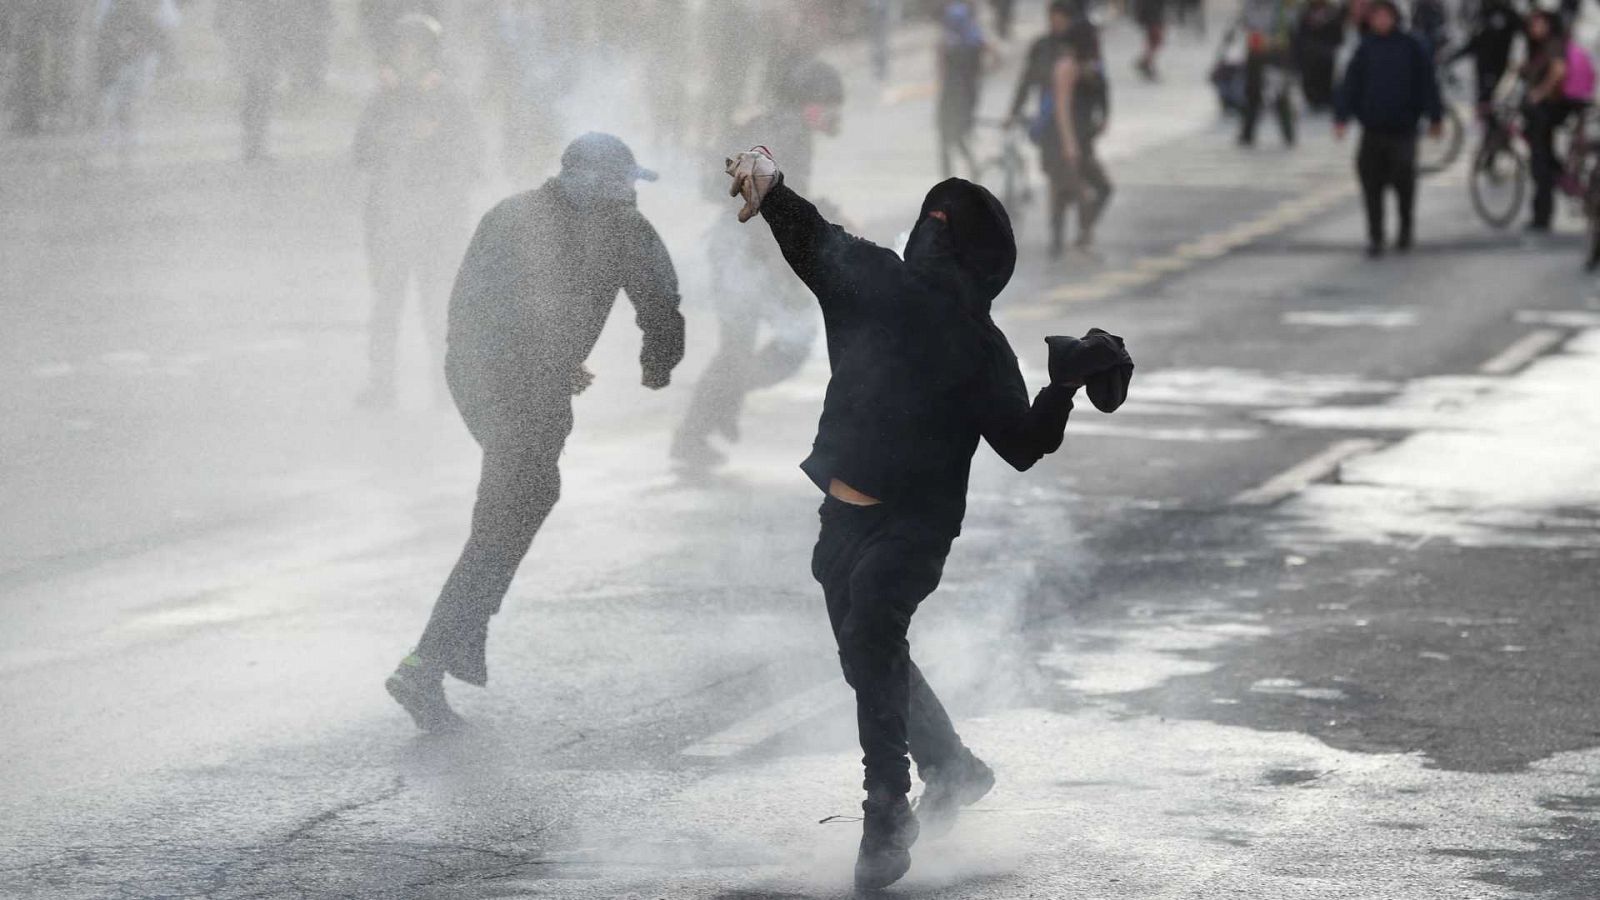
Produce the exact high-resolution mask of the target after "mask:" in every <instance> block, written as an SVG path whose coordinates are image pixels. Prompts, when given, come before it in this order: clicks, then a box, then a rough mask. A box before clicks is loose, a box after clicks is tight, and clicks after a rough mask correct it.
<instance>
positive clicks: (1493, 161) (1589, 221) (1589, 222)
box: [1468, 91, 1600, 272]
mask: <svg viewBox="0 0 1600 900" xmlns="http://www.w3.org/2000/svg"><path fill="white" fill-rule="evenodd" d="M1520 100H1521V93H1520V92H1519V91H1507V92H1504V93H1503V94H1502V96H1500V97H1499V98H1497V100H1496V101H1495V102H1494V103H1493V104H1492V105H1491V106H1490V107H1489V109H1488V111H1487V112H1486V113H1485V115H1484V137H1483V143H1482V144H1481V145H1480V146H1479V148H1478V152H1477V154H1476V155H1475V156H1474V158H1473V165H1472V173H1471V175H1470V176H1469V178H1468V190H1469V192H1470V194H1471V197H1472V207H1473V209H1474V210H1476V211H1477V213H1478V215H1479V216H1480V217H1481V218H1482V219H1483V220H1484V221H1485V222H1487V223H1488V224H1489V225H1491V226H1493V227H1495V228H1505V227H1506V226H1508V225H1510V224H1511V223H1512V222H1513V221H1514V220H1515V219H1516V217H1517V213H1518V211H1519V210H1520V209H1521V208H1522V201H1523V198H1524V197H1525V196H1526V194H1527V190H1528V180H1529V177H1530V174H1529V169H1528V159H1527V155H1526V154H1524V153H1523V152H1522V151H1521V150H1520V149H1519V147H1518V144H1519V142H1521V141H1524V140H1525V135H1524V134H1523V131H1522V122H1521V113H1520ZM1572 119H1573V121H1572V123H1571V124H1570V125H1567V126H1565V127H1564V129H1563V131H1564V134H1565V135H1566V142H1565V146H1566V151H1567V152H1566V155H1565V156H1564V157H1563V159H1562V165H1561V171H1560V173H1559V174H1558V175H1557V176H1556V189H1557V190H1558V191H1560V192H1561V193H1562V194H1564V195H1566V196H1567V197H1570V198H1572V199H1573V200H1575V201H1577V206H1578V208H1579V210H1580V211H1581V212H1582V213H1583V216H1584V220H1585V228H1586V235H1587V238H1588V240H1587V247H1586V249H1587V253H1588V255H1587V257H1586V259H1585V268H1587V269H1588V270H1589V271H1591V272H1592V271H1595V270H1596V269H1600V139H1597V138H1596V137H1595V135H1594V133H1593V132H1594V128H1595V126H1596V124H1597V122H1596V114H1595V110H1594V109H1593V108H1591V107H1590V106H1589V105H1587V104H1585V105H1583V106H1582V107H1580V108H1579V109H1578V111H1577V114H1576V115H1575V116H1573V117H1572Z"/></svg>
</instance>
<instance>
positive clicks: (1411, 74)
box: [1333, 0, 1444, 257]
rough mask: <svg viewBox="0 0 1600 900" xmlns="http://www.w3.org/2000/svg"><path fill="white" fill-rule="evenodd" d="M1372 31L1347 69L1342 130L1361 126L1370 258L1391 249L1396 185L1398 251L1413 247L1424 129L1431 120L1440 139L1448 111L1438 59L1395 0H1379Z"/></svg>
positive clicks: (1359, 154)
mask: <svg viewBox="0 0 1600 900" xmlns="http://www.w3.org/2000/svg"><path fill="white" fill-rule="evenodd" d="M1366 24H1367V33H1366V35H1365V36H1364V37H1363V38H1362V39H1361V44H1360V46H1358V47H1357V48H1356V52H1355V55H1354V56H1352V57H1351V58H1350V63H1349V65H1347V66H1346V67H1345V72H1344V80H1343V81H1342V82H1340V84H1339V90H1338V93H1337V94H1336V95H1335V109H1334V126H1333V127H1334V134H1335V136H1337V137H1339V138H1341V139H1342V138H1343V137H1344V133H1345V129H1346V128H1347V127H1348V124H1349V122H1350V119H1351V118H1352V117H1354V118H1355V119H1356V120H1357V121H1358V122H1360V123H1361V144H1360V146H1359V148H1358V149H1357V150H1356V173H1357V174H1358V175H1359V176H1360V179H1361V195H1362V198H1363V199H1364V201H1365V203H1366V209H1367V255H1368V256H1372V257H1377V256H1382V255H1383V252H1384V240H1385V234H1384V210H1383V204H1384V194H1385V193H1386V192H1387V191H1388V190H1389V189H1393V190H1394V194H1395V200H1396V204H1397V206H1398V207H1399V219H1400V229H1399V234H1398V235H1397V236H1396V239H1395V249H1396V250H1398V251H1400V252H1402V253H1404V252H1406V251H1409V250H1410V249H1411V243H1412V239H1413V237H1414V231H1413V222H1414V219H1415V206H1416V193H1417V126H1418V124H1419V123H1420V122H1421V121H1422V119H1423V118H1424V117H1426V118H1427V120H1428V123H1429V134H1430V136H1431V137H1437V136H1438V134H1439V123H1440V122H1441V121H1442V119H1443V117H1444V110H1443V107H1442V106H1441V104H1440V98H1439V80H1438V77H1437V75H1436V74H1435V71H1434V65H1433V58H1432V57H1431V56H1429V54H1428V52H1427V50H1426V49H1425V48H1424V47H1423V45H1422V42H1421V41H1419V40H1417V38H1415V37H1414V36H1412V35H1411V34H1409V33H1407V32H1406V31H1404V30H1402V29H1401V28H1400V10H1399V8H1398V7H1396V6H1395V5H1394V3H1393V2H1392V0H1372V2H1371V3H1369V4H1368V7H1367V21H1366Z"/></svg>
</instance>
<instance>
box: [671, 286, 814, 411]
mask: <svg viewBox="0 0 1600 900" xmlns="http://www.w3.org/2000/svg"><path fill="white" fill-rule="evenodd" d="M761 321H762V318H761V316H760V315H757V314H755V313H754V312H752V311H750V310H748V309H746V310H742V311H738V312H730V313H729V314H727V315H724V316H723V317H722V322H721V330H720V337H719V343H718V344H717V355H716V356H713V357H712V358H711V363H710V364H709V365H707V366H706V371H705V374H703V375H701V376H700V381H699V382H698V383H697V384H696V385H695V388H694V398H693V399H691V400H690V401H689V412H688V414H687V415H685V416H684V418H683V424H682V425H681V426H680V427H679V428H678V435H677V438H678V440H680V441H682V440H704V439H705V438H707V437H709V436H710V435H711V434H712V433H713V432H720V433H721V434H722V436H723V437H726V438H727V439H728V440H730V441H732V440H737V439H738V437H739V417H740V415H741V414H742V413H743V412H744V398H745V395H746V394H748V393H750V392H751V391H758V390H761V389H762V388H768V387H771V386H773V385H775V384H777V383H779V382H781V381H783V380H785V379H787V378H789V377H790V376H792V375H794V374H795V373H796V372H798V371H800V367H801V366H803V365H805V361H806V358H807V357H809V356H810V355H811V344H812V340H811V338H809V337H808V338H806V339H804V340H798V339H790V340H784V339H776V338H774V339H772V340H769V341H768V342H767V343H766V345H765V346H762V347H760V348H759V349H758V348H757V346H756V342H757V339H758V336H759V332H760V329H761Z"/></svg>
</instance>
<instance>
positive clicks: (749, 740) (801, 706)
mask: <svg viewBox="0 0 1600 900" xmlns="http://www.w3.org/2000/svg"><path fill="white" fill-rule="evenodd" d="M849 700H850V688H849V687H848V686H846V685H845V683H844V680H843V679H839V680H837V681H829V682H827V683H825V684H819V685H817V686H816V687H814V688H811V689H810V690H806V691H802V692H800V693H798V694H796V695H794V696H792V697H786V698H784V699H783V700H780V701H778V702H777V703H774V704H773V705H771V706H768V707H766V708H764V709H760V710H757V711H756V712H754V713H751V714H750V715H748V716H746V717H744V718H743V719H740V720H739V721H737V722H735V723H733V724H732V725H729V726H728V727H727V728H724V729H722V730H721V731H719V732H717V733H716V734H713V735H711V736H710V737H708V738H706V739H705V740H703V741H700V742H698V743H695V744H691V745H689V746H688V747H685V748H684V749H683V755H684V756H700V757H708V758H718V757H726V756H735V755H737V754H740V753H743V752H744V751H746V750H749V749H750V748H751V747H754V746H756V745H758V744H761V743H763V742H765V741H767V740H770V739H771V738H773V737H775V736H777V735H778V734H781V733H782V732H784V731H787V730H788V729H790V728H793V727H794V726H795V725H797V724H798V723H800V722H804V721H805V720H807V719H810V718H812V717H814V716H818V715H821V714H822V713H825V712H827V711H828V710H830V709H833V708H835V707H839V706H843V705H844V704H845V703H847V702H849Z"/></svg>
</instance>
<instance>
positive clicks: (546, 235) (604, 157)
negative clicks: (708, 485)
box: [385, 133, 683, 731]
mask: <svg viewBox="0 0 1600 900" xmlns="http://www.w3.org/2000/svg"><path fill="white" fill-rule="evenodd" d="M640 179H643V180H647V181H653V180H655V173H654V172H651V171H649V170H646V169H642V168H640V167H639V165H638V164H637V163H636V162H635V161H634V157H633V151H631V150H630V149H628V146H627V145H626V144H624V143H623V142H622V141H620V140H618V139H617V138H615V137H613V136H611V135H608V134H594V133H591V134H587V135H584V136H583V137H580V138H578V139H577V140H575V141H573V142H572V143H571V144H570V145H568V146H567V149H566V151H565V152H563V153H562V155H561V173H560V174H559V175H557V176H556V177H555V178H552V179H550V180H549V181H546V182H545V183H544V185H542V186H541V187H538V188H535V189H534V190H531V191H526V192H523V193H520V194H517V195H515V196H513V197H510V198H508V199H506V200H503V201H501V202H500V203H499V204H498V205H497V206H495V207H494V208H493V209H491V210H490V211H489V212H488V213H486V214H485V215H484V217H483V220H482V221H481V222H479V223H478V230H477V233H476V234H474V235H473V238H472V244H471V246H470V247H468V249H467V253H466V257H465V258H464V259H463V260H462V262H461V271H460V273H459V274H458V275H457V276H456V283H455V289H454V291H453V292H452V293H451V295H450V334H449V342H450V344H449V347H450V349H449V356H448V357H447V359H446V364H445V372H446V375H447V378H448V381H449V384H450V393H451V396H452V397H453V398H454V399H455V403H456V408H457V409H458V410H460V412H461V417H462V418H463V419H464V420H465V421H466V424H467V428H468V430H470V431H471V432H472V436H473V438H474V439H475V440H476V441H477V442H478V444H479V446H481V447H482V448H483V469H482V474H481V476H480V478H479V481H478V496H477V502H476V504H475V505H474V506H473V509H472V531H471V534H470V535H469V536H468V538H467V543H466V546H465V547H464V548H463V549H462V551H461V557H460V559H459V560H458V561H457V562H456V565H455V568H454V569H453V570H451V572H450V577H449V579H448V580H446V581H445V584H444V588H443V590H441V591H440V593H439V599H438V601H437V602H436V603H435V604H434V607H433V613H432V615H431V616H430V617H429V619H428V624H427V627H426V628H424V629H423V632H422V637H421V639H420V640H418V642H417V645H416V648H415V649H414V650H413V651H412V652H411V653H410V654H409V655H407V656H406V657H405V658H404V659H403V660H401V662H400V665H399V666H398V667H397V668H396V669H395V671H394V673H393V674H392V675H390V676H389V678H388V680H387V681H386V682H385V687H386V689H387V690H388V691H389V694H390V696H392V697H393V698H394V699H395V701H396V702H397V703H399V704H400V706H401V707H403V708H404V709H405V710H406V712H408V713H409V714H410V715H411V717H412V720H413V721H414V722H416V724H417V727H419V728H421V729H423V730H424V731H450V730H453V729H455V728H458V727H460V726H461V725H462V720H461V718H460V717H459V716H458V715H457V714H456V713H455V711H454V710H452V709H451V708H450V704H449V702H448V700H447V699H446V697H445V692H444V676H445V675H447V674H448V675H451V676H454V677H455V678H457V679H460V680H461V681H464V682H466V683H468V684H473V685H477V686H480V687H481V686H483V685H484V684H486V683H487V682H488V678H489V669H488V660H487V657H486V650H487V644H488V635H489V619H490V617H492V616H493V615H494V614H495V613H496V612H498V611H499V609H500V603H501V601H502V600H503V599H504V598H505V594H506V591H507V589H508V588H509V587H510V585H511V580H512V578H513V577H514V576H515V575H516V571H517V567H518V566H519V565H520V564H521V562H522V558H523V556H525V555H526V554H527V552H528V548H529V546H530V544H531V543H532V542H533V538H534V535H535V534H536V533H538V531H539V526H540V525H541V524H543V522H544V520H545V517H546V516H547V515H548V514H549V513H550V510H551V509H552V508H553V507H554V506H555V503H556V500H557V499H558V498H559V496H560V493H561V471H560V468H559V466H558V463H559V460H560V456H561V449H562V447H563V445H565V443H566V440H567V435H568V434H569V433H570V432H571V430H572V396H573V395H574V394H577V393H579V392H581V391H582V390H584V388H586V387H588V385H589V382H590V381H591V380H592V378H593V376H592V375H591V374H590V373H589V371H588V370H587V369H585V368H584V361H585V360H586V359H587V358H588V356H589V353H590V352H591V351H592V350H593V349H594V345H595V342H596V341H598V340H599V339H600V332H601V330H602V329H603V328H604V327H605V323H606V318H607V317H608V316H609V315H610V314H611V308H612V307H613V306H614V305H615V304H616V300H617V292H618V291H619V290H621V291H626V292H627V294H628V300H629V301H630V302H632V304H633V307H634V310H635V321H636V322H637V323H638V325H639V329H640V331H642V332H643V333H644V347H643V350H642V351H641V353H640V355H639V363H640V367H641V369H642V377H641V381H642V383H643V385H644V386H645V387H647V388H649V389H651V390H659V389H661V388H664V387H666V386H667V384H668V382H670V381H671V376H672V370H673V368H674V367H675V366H677V364H678V362H679V361H680V360H681V359H683V316H682V315H680V314H679V312H678V278H677V274H676V272H675V271H674V269H673V266H672V259H671V257H670V256H668V255H667V248H666V246H665V245H663V244H662V242H661V238H660V236H659V235H657V234H656V230H655V229H654V228H653V227H651V225H650V223H649V221H647V220H646V219H645V217H644V216H643V214H641V213H640V212H639V209H638V205H637V199H636V195H635V189H634V185H635V183H636V182H637V181H638V180H640Z"/></svg>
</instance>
